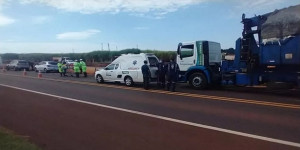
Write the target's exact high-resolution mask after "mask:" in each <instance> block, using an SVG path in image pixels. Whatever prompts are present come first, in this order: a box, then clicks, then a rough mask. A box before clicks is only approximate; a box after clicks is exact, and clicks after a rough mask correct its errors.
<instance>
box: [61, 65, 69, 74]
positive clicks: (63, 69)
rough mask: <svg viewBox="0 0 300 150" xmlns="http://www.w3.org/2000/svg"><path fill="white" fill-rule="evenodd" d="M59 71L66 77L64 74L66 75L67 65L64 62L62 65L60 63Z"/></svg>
mask: <svg viewBox="0 0 300 150" xmlns="http://www.w3.org/2000/svg"><path fill="white" fill-rule="evenodd" d="M61 69H62V73H63V75H64V77H65V76H67V75H66V73H67V69H68V67H67V64H66V62H65V61H63V63H62V67H61Z"/></svg>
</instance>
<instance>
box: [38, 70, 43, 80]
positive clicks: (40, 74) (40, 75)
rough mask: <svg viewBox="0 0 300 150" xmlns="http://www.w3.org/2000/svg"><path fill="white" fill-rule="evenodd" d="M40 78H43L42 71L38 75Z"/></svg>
mask: <svg viewBox="0 0 300 150" xmlns="http://www.w3.org/2000/svg"><path fill="white" fill-rule="evenodd" d="M38 78H42V73H41V70H40V71H39V73H38Z"/></svg>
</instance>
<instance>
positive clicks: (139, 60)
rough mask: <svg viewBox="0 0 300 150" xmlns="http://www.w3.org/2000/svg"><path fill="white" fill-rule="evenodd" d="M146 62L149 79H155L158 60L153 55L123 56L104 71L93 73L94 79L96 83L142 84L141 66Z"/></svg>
mask: <svg viewBox="0 0 300 150" xmlns="http://www.w3.org/2000/svg"><path fill="white" fill-rule="evenodd" d="M145 60H147V61H148V65H149V68H150V71H151V78H152V79H155V78H156V72H157V67H156V64H157V63H158V59H157V57H156V56H155V55H154V54H145V53H141V54H124V55H121V56H120V57H118V58H117V59H116V60H114V61H113V62H112V63H111V64H109V65H108V66H106V67H105V68H104V69H101V70H98V71H96V73H95V79H96V81H97V82H98V83H103V82H121V83H125V84H126V85H127V86H132V85H133V84H134V83H142V82H143V74H142V70H141V68H142V66H143V65H144V61H145Z"/></svg>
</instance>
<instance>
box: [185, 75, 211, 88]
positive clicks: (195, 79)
mask: <svg viewBox="0 0 300 150" xmlns="http://www.w3.org/2000/svg"><path fill="white" fill-rule="evenodd" d="M189 84H190V86H191V87H193V88H194V89H197V90H202V89H205V88H206V87H207V79H206V77H205V75H204V74H203V73H193V74H192V75H191V76H190V78H189Z"/></svg>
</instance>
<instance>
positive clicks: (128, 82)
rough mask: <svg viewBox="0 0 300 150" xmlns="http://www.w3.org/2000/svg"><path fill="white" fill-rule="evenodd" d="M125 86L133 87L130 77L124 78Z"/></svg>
mask: <svg viewBox="0 0 300 150" xmlns="http://www.w3.org/2000/svg"><path fill="white" fill-rule="evenodd" d="M124 82H125V84H126V86H133V80H132V78H131V77H126V78H125V80H124Z"/></svg>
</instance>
